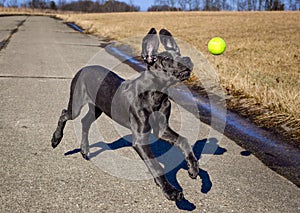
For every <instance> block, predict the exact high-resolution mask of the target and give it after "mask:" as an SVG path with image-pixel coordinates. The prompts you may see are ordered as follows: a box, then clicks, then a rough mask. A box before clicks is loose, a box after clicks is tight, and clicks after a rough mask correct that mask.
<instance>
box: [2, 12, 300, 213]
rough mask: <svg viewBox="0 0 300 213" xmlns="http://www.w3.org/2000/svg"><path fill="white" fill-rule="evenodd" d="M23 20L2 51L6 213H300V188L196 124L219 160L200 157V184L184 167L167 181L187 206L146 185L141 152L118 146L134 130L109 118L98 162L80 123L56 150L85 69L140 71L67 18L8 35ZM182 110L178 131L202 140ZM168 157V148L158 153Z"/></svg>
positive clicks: (96, 147)
mask: <svg viewBox="0 0 300 213" xmlns="http://www.w3.org/2000/svg"><path fill="white" fill-rule="evenodd" d="M24 19H26V21H25V22H24V23H23V25H22V26H20V27H19V30H18V32H17V33H15V34H14V35H13V36H12V38H11V40H10V43H9V44H8V46H7V47H6V48H5V49H2V50H1V52H0V76H1V77H0V97H1V99H0V100H1V102H0V107H1V111H0V136H1V137H0V147H1V149H0V150H1V161H0V203H1V206H0V212H180V211H184V210H193V211H194V212H299V211H300V203H299V197H300V190H299V188H298V187H297V186H295V185H294V184H292V183H291V182H289V181H288V180H286V179H285V178H283V177H281V176H279V175H278V174H277V173H275V172H273V171H272V170H270V169H269V168H267V167H266V166H264V165H263V164H262V163H261V162H260V161H259V160H258V159H257V158H256V157H254V156H253V155H248V153H247V152H245V150H243V149H242V148H241V147H239V146H237V145H236V144H235V143H234V142H233V141H231V140H229V139H228V138H226V137H225V136H223V137H222V139H217V140H216V139H215V138H219V137H218V136H219V135H218V134H217V133H215V132H214V131H211V130H210V128H209V126H207V125H204V124H201V123H199V124H198V123H196V122H197V121H192V122H193V123H192V126H193V128H196V127H199V129H200V131H199V134H198V131H197V132H196V133H197V136H196V138H194V141H197V142H196V143H195V145H194V149H195V151H196V153H197V155H200V153H201V150H202V148H203V144H204V143H205V142H207V143H208V144H210V146H206V148H208V149H209V148H216V153H215V154H209V153H210V152H208V151H206V152H205V153H203V154H202V155H201V159H200V164H201V168H202V169H203V170H202V171H201V173H200V176H201V177H202V180H201V179H200V178H198V179H197V180H191V179H190V178H189V177H188V175H187V171H186V170H185V169H184V165H182V164H181V165H179V166H177V167H176V168H175V169H174V170H172V172H171V173H170V174H169V176H168V177H169V178H170V180H171V181H172V183H173V184H175V185H177V187H181V188H182V189H183V190H184V193H185V198H186V200H185V201H183V202H179V203H174V202H170V201H168V200H166V199H165V197H164V196H163V194H162V192H161V190H160V189H159V188H158V187H156V185H155V184H154V182H153V180H151V179H147V178H148V177H149V174H148V173H147V170H146V169H145V167H144V166H143V164H142V163H141V162H140V161H139V160H138V159H139V158H138V156H137V154H136V153H135V152H134V151H133V150H132V148H130V147H128V142H127V141H126V140H120V135H127V134H129V132H128V131H125V130H123V129H120V128H119V127H116V126H115V125H114V124H113V123H112V122H111V121H110V120H109V119H107V118H106V117H105V116H102V117H100V118H99V120H98V121H97V123H95V125H93V130H92V132H91V140H90V143H91V147H92V149H91V151H92V159H91V161H85V160H83V159H82V157H81V155H80V154H79V153H78V147H79V142H78V140H77V136H76V135H79V131H78V128H79V127H78V124H79V123H80V121H79V119H77V120H75V121H74V122H69V123H68V124H67V126H66V129H65V137H64V139H63V141H62V143H61V144H60V146H58V148H57V149H55V150H52V148H51V146H50V139H51V135H52V133H53V130H54V129H55V127H56V122H57V119H58V116H59V114H60V111H61V109H63V108H64V107H66V103H67V100H68V93H69V84H70V79H69V78H71V77H72V76H73V75H74V73H75V72H76V71H77V70H78V69H79V68H80V67H82V66H84V65H86V64H92V63H101V64H104V65H105V66H107V67H114V70H115V71H116V72H118V73H119V74H120V75H122V76H124V77H126V78H129V77H132V76H133V75H135V74H136V73H135V72H134V71H132V70H130V68H129V67H127V66H126V65H119V66H116V65H118V64H119V62H118V61H117V60H116V59H114V58H112V57H110V56H108V55H107V54H105V52H104V51H102V50H101V49H100V47H99V44H100V41H98V40H97V39H96V38H94V37H91V36H87V35H83V34H79V33H76V32H74V31H73V30H71V29H70V28H68V27H67V26H65V25H64V24H63V23H62V22H61V21H59V20H55V19H51V18H47V17H1V18H0V32H1V33H3V32H2V31H5V30H6V29H7V30H9V29H12V28H13V27H11V26H12V25H14V24H16V23H19V22H18V21H20V20H24ZM6 20H7V21H6ZM7 26H8V27H7ZM146 31H147V30H145V32H146ZM1 33H0V34H1ZM1 35H2V34H1ZM178 110H180V108H178V107H174V112H175V113H173V115H172V125H173V127H174V128H175V129H178V131H183V134H184V133H185V134H187V136H189V137H190V136H191V135H193V134H194V132H193V131H191V128H187V129H185V130H182V129H184V128H183V127H182V125H181V122H184V121H182V119H181V118H182V117H180V116H178V114H179V113H178ZM176 112H177V116H176ZM182 113H184V112H182ZM189 119H191V120H193V118H192V117H190V118H189ZM188 121H189V120H188ZM187 125H188V124H187ZM196 129H197V128H196ZM189 131H191V132H189ZM100 133H101V134H100ZM209 133H211V134H210V135H209ZM126 138H128V137H126ZM104 142H105V143H104ZM193 143H194V142H193ZM106 144H109V146H107V145H106ZM161 145H163V144H161ZM156 148H157V147H156ZM161 149H168V147H166V146H163V147H162V146H160V147H159V148H158V149H157V150H156V152H157V153H159V152H160V151H161ZM168 155H169V156H168ZM168 155H167V157H169V158H165V155H163V156H162V157H161V158H160V160H161V162H162V164H163V165H164V166H165V168H166V169H168V168H170V167H171V168H174V167H172V165H173V164H172V163H173V162H176V161H178V159H181V157H182V156H181V155H180V154H179V153H178V151H177V150H170V151H169V152H168ZM120 156H121V157H120ZM172 156H173V159H171V160H169V161H168V159H170V158H172ZM181 167H183V168H181ZM111 168H115V169H111ZM138 179H141V180H138Z"/></svg>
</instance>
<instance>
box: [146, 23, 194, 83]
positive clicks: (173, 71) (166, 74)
mask: <svg viewBox="0 0 300 213" xmlns="http://www.w3.org/2000/svg"><path fill="white" fill-rule="evenodd" d="M159 38H160V41H161V43H162V44H163V46H164V48H165V50H166V51H164V52H161V53H158V47H159V39H158V35H157V33H156V30H155V29H154V28H152V29H151V30H150V31H149V33H148V34H147V35H146V36H145V37H144V39H143V42H142V58H143V60H144V61H145V63H147V64H148V70H149V71H151V72H152V73H154V74H155V75H156V76H158V77H159V78H165V80H168V81H170V80H171V81H172V80H173V81H174V82H175V81H178V80H179V81H183V80H186V79H188V78H189V77H190V75H191V71H192V69H193V66H194V65H193V63H192V61H191V59H190V58H189V57H183V56H181V54H180V49H179V47H178V45H177V44H176V42H175V40H174V38H173V36H172V34H171V33H170V32H169V31H167V30H165V29H162V30H160V32H159Z"/></svg>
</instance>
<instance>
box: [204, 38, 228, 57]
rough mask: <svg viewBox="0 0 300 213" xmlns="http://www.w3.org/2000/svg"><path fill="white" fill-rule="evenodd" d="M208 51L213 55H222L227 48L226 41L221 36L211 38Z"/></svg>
mask: <svg viewBox="0 0 300 213" xmlns="http://www.w3.org/2000/svg"><path fill="white" fill-rule="evenodd" d="M207 48H208V51H209V52H210V53H211V54H213V55H220V54H222V53H223V52H224V51H225V49H226V43H225V41H224V40H223V39H222V38H220V37H214V38H212V39H210V41H209V42H208V45H207Z"/></svg>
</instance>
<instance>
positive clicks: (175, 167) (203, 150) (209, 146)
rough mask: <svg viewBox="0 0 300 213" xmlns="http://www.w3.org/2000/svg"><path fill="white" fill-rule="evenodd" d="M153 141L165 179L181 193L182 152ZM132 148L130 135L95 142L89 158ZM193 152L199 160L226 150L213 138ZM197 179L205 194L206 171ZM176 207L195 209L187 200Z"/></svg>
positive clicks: (207, 184)
mask: <svg viewBox="0 0 300 213" xmlns="http://www.w3.org/2000/svg"><path fill="white" fill-rule="evenodd" d="M151 137H154V136H151ZM151 141H154V142H152V143H151V145H150V146H151V149H152V151H153V153H154V155H155V157H156V158H157V160H158V161H159V162H160V163H162V164H163V165H164V168H165V171H166V178H167V179H168V181H169V182H170V183H171V184H172V185H173V186H175V187H176V188H177V189H179V190H181V191H182V187H181V186H180V184H179V183H178V181H177V178H176V174H177V172H178V171H179V170H181V169H185V170H187V169H188V167H187V163H186V161H185V160H184V156H183V154H182V152H181V151H180V150H179V149H177V148H176V147H174V146H172V145H170V144H169V143H167V142H165V141H163V140H159V139H158V140H151ZM129 146H132V143H131V135H128V136H125V137H123V138H120V139H118V140H116V141H114V142H112V143H109V144H107V143H104V142H97V143H94V144H92V145H91V146H90V147H91V148H100V149H99V150H96V151H94V152H91V153H90V155H89V158H90V159H92V158H95V157H96V156H97V155H99V154H101V153H102V152H104V151H109V150H117V149H120V148H124V147H129ZM193 151H194V153H195V156H196V158H197V159H198V160H199V159H200V158H201V154H210V155H222V154H224V152H226V151H227V150H226V149H224V148H222V147H220V146H218V144H217V140H216V139H215V138H210V139H203V140H199V141H197V142H196V143H195V144H194V146H193ZM79 152H80V149H74V150H71V151H68V152H66V153H65V156H67V155H72V154H75V153H79ZM199 177H200V178H201V181H202V184H201V190H200V191H201V192H202V193H204V194H206V193H208V192H209V191H210V190H211V188H212V182H211V180H210V177H209V174H208V172H207V171H205V170H203V169H200V171H199ZM176 205H177V207H178V208H179V209H182V210H188V211H192V210H194V209H195V208H196V206H195V205H194V204H193V203H190V202H189V201H188V200H186V199H183V200H181V201H177V202H176Z"/></svg>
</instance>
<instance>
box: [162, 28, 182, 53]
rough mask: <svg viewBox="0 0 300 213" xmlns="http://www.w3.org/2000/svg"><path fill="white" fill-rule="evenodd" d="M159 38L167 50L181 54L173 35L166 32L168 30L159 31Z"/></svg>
mask: <svg viewBox="0 0 300 213" xmlns="http://www.w3.org/2000/svg"><path fill="white" fill-rule="evenodd" d="M159 38H160V41H161V43H162V44H163V45H164V47H165V49H166V50H167V51H168V50H172V51H175V52H176V53H178V54H180V49H179V47H178V45H177V44H176V42H175V40H174V38H173V36H172V34H171V33H170V32H169V31H168V30H166V29H161V30H160V31H159Z"/></svg>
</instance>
